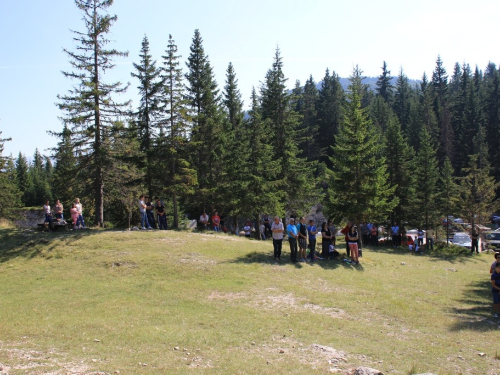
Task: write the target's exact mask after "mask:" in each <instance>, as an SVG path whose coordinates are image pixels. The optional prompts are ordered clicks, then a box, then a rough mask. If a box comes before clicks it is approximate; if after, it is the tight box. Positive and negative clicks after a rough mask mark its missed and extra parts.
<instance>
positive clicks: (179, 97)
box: [159, 35, 196, 228]
mask: <svg viewBox="0 0 500 375" xmlns="http://www.w3.org/2000/svg"><path fill="white" fill-rule="evenodd" d="M165 53H166V54H165V56H163V74H162V82H163V87H162V113H163V117H164V119H163V121H162V131H163V130H164V132H165V134H164V136H163V135H162V136H160V139H161V140H162V142H164V143H163V144H160V145H159V148H160V150H159V155H165V158H164V162H162V163H160V165H161V166H163V167H164V168H162V169H163V171H164V172H165V171H167V172H168V173H166V174H165V177H167V178H166V179H163V180H162V182H163V185H164V186H165V191H166V192H167V193H169V194H170V195H171V196H172V208H173V225H172V226H173V228H178V227H179V197H183V196H187V195H189V194H192V193H193V189H194V186H195V185H196V171H195V170H194V169H193V167H192V165H191V164H190V163H189V161H188V159H189V157H188V152H189V140H188V134H189V131H190V126H189V117H188V109H187V101H186V100H185V98H184V94H185V87H184V84H183V75H182V68H181V67H180V58H181V56H180V55H178V52H177V45H176V44H175V40H174V39H173V38H172V35H169V39H168V46H167V50H166V51H165ZM159 172H160V171H159Z"/></svg>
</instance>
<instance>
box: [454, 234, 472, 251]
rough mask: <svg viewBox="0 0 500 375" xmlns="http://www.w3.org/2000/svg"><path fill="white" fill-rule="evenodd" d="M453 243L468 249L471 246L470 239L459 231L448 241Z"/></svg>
mask: <svg viewBox="0 0 500 375" xmlns="http://www.w3.org/2000/svg"><path fill="white" fill-rule="evenodd" d="M450 242H451V243H452V244H453V245H458V246H462V247H466V248H468V249H470V248H471V247H472V239H471V238H470V236H469V235H468V234H467V233H463V232H459V233H455V234H454V235H453V239H452V240H451V241H450Z"/></svg>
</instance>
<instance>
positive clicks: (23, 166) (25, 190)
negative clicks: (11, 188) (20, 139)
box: [16, 152, 33, 206]
mask: <svg viewBox="0 0 500 375" xmlns="http://www.w3.org/2000/svg"><path fill="white" fill-rule="evenodd" d="M28 171H29V165H28V159H26V156H24V155H23V154H22V153H21V152H19V155H18V157H17V159H16V180H17V187H18V189H19V192H20V194H21V202H22V203H23V204H24V205H25V206H26V205H27V204H28V203H29V197H30V192H31V191H32V189H33V187H32V185H33V183H32V181H31V177H30V174H29V172H28Z"/></svg>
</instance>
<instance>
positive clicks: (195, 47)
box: [185, 30, 224, 212]
mask: <svg viewBox="0 0 500 375" xmlns="http://www.w3.org/2000/svg"><path fill="white" fill-rule="evenodd" d="M190 50H191V53H190V55H189V57H188V61H187V63H186V64H187V67H188V72H187V73H186V75H185V76H186V79H187V81H188V85H187V98H188V103H189V107H190V110H191V112H192V121H193V127H192V130H191V146H192V151H191V152H192V158H193V160H192V164H193V166H194V168H195V169H196V171H197V178H198V186H197V190H196V195H197V197H198V199H199V201H197V202H193V205H194V207H192V209H193V210H196V211H197V212H199V211H200V210H203V209H205V208H206V207H211V208H216V207H215V206H216V205H218V204H220V203H221V201H222V199H221V196H220V193H221V192H220V191H218V189H217V184H218V182H219V180H220V174H221V172H222V161H223V152H224V149H223V143H224V141H223V138H224V132H223V129H224V124H223V119H224V117H223V112H222V110H221V107H220V96H219V90H218V88H217V82H216V81H215V77H214V73H213V70H212V67H211V66H210V62H209V59H208V56H207V55H206V54H205V50H204V48H203V39H202V38H201V35H200V32H199V31H198V30H195V33H194V37H193V40H192V43H191V47H190ZM193 205H192V206H193Z"/></svg>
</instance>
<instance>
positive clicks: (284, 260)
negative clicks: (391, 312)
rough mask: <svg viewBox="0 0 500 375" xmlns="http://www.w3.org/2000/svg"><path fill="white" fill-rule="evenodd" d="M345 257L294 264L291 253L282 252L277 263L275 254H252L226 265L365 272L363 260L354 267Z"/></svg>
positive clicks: (229, 261)
mask: <svg viewBox="0 0 500 375" xmlns="http://www.w3.org/2000/svg"><path fill="white" fill-rule="evenodd" d="M344 259H345V257H343V256H342V254H341V256H339V257H338V258H337V259H333V260H332V259H328V260H315V261H314V262H313V263H311V262H310V261H307V262H297V263H292V262H291V261H290V252H287V251H282V253H281V261H276V260H275V259H274V257H273V253H272V252H270V253H267V254H264V253H262V252H257V251H254V252H251V253H247V254H245V255H242V256H240V257H237V258H234V259H231V260H228V261H227V262H226V263H246V264H252V263H258V264H269V265H273V266H280V267H283V266H293V267H295V268H297V269H302V268H308V267H321V268H324V269H328V270H334V269H337V268H341V267H342V268H346V269H351V270H353V271H364V269H363V265H362V264H361V262H362V258H361V260H360V264H357V265H354V264H350V263H346V262H344Z"/></svg>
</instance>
